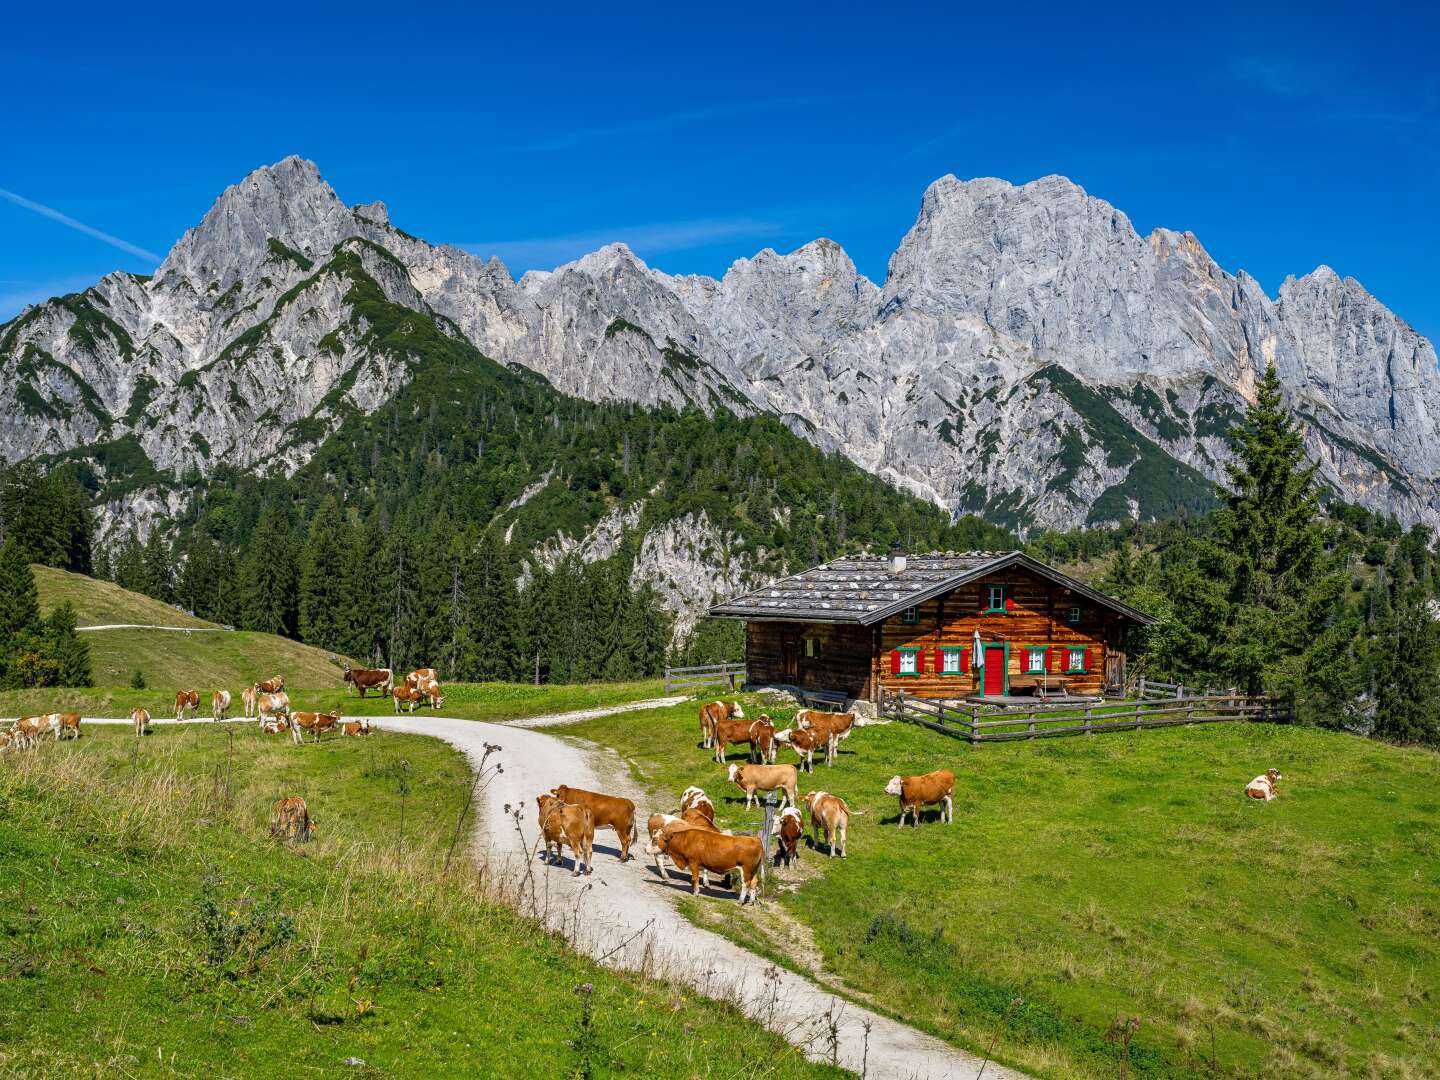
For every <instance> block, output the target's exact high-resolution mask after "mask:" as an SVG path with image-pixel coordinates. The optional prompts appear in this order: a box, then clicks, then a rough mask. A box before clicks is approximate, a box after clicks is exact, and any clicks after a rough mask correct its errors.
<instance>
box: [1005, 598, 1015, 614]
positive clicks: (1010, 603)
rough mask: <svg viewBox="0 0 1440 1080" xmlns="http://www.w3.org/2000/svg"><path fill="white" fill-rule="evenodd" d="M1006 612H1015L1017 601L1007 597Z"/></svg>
mask: <svg viewBox="0 0 1440 1080" xmlns="http://www.w3.org/2000/svg"><path fill="white" fill-rule="evenodd" d="M1005 610H1006V611H1014V610H1015V601H1014V599H1012V598H1011V597H1008V596H1007V597H1006V598H1005Z"/></svg>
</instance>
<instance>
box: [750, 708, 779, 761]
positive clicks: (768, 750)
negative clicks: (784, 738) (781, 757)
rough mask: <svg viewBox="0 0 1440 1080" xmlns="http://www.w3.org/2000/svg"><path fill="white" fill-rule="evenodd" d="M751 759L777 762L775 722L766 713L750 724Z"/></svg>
mask: <svg viewBox="0 0 1440 1080" xmlns="http://www.w3.org/2000/svg"><path fill="white" fill-rule="evenodd" d="M750 751H751V753H750V760H751V761H756V762H760V763H762V764H769V765H774V764H775V724H774V722H773V721H771V719H770V717H768V716H766V715H765V714H764V713H761V714H760V719H758V720H756V721H755V722H754V723H753V724H751V725H750Z"/></svg>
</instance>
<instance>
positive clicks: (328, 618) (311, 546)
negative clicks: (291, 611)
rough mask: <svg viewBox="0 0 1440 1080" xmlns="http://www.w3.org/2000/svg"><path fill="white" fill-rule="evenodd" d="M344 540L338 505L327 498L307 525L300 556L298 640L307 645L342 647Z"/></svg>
mask: <svg viewBox="0 0 1440 1080" xmlns="http://www.w3.org/2000/svg"><path fill="white" fill-rule="evenodd" d="M345 540H346V537H345V529H344V519H343V518H342V517H341V516H340V504H339V503H337V502H336V501H335V497H334V496H333V495H327V496H326V497H325V499H324V501H323V502H321V504H320V508H319V509H318V510H317V511H316V512H315V516H314V517H313V518H312V519H311V521H310V534H309V536H308V537H306V540H305V548H304V550H303V551H302V552H301V555H300V638H301V640H302V641H306V642H308V643H310V644H311V645H320V646H323V647H326V648H331V649H339V648H342V647H343V646H344V644H345V623H346V621H347V612H346V611H345V602H346V597H345V580H344V564H345V558H346V554H347V553H346V551H345Z"/></svg>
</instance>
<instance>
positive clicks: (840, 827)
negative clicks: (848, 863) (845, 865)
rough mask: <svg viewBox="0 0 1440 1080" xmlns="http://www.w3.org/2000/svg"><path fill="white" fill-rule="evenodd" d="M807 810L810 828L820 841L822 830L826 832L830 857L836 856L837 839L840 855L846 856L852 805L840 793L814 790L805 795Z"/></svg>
mask: <svg viewBox="0 0 1440 1080" xmlns="http://www.w3.org/2000/svg"><path fill="white" fill-rule="evenodd" d="M805 812H806V813H808V814H809V815H810V829H811V832H812V833H814V835H815V840H816V842H817V843H818V842H819V839H820V831H821V830H824V833H825V846H826V848H827V849H828V850H829V853H830V858H832V859H833V858H834V857H835V839H836V837H839V839H840V857H841V858H842V859H843V858H845V837H846V835H847V834H848V833H849V831H850V807H849V806H847V805H846V804H845V800H844V799H842V798H840V796H839V795H831V794H830V793H829V792H825V791H812V792H810V793H809V794H808V795H806V796H805Z"/></svg>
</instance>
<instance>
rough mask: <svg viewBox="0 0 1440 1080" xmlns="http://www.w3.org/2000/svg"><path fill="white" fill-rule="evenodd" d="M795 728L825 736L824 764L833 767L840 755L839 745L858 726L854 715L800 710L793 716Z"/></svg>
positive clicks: (817, 710)
mask: <svg viewBox="0 0 1440 1080" xmlns="http://www.w3.org/2000/svg"><path fill="white" fill-rule="evenodd" d="M795 726H796V727H797V728H800V729H801V730H802V731H804V730H810V731H815V732H818V733H819V734H821V735H823V736H825V764H826V765H834V764H835V757H836V755H837V754H839V753H840V743H841V742H843V741H844V740H845V739H848V738H849V737H850V732H851V730H853V729H854V728H856V727H859V726H860V722H859V721H858V720H857V719H856V717H855V714H854V713H833V712H821V711H820V710H819V709H801V710H800V711H799V712H797V713H796V714H795Z"/></svg>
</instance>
